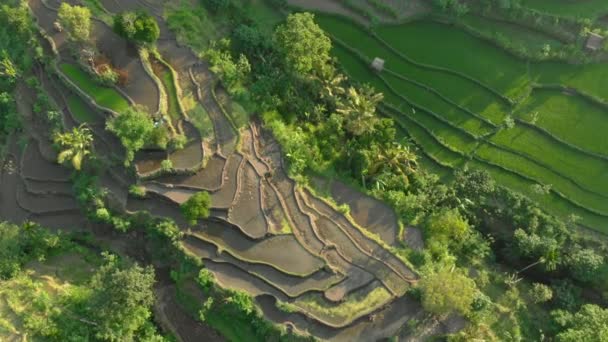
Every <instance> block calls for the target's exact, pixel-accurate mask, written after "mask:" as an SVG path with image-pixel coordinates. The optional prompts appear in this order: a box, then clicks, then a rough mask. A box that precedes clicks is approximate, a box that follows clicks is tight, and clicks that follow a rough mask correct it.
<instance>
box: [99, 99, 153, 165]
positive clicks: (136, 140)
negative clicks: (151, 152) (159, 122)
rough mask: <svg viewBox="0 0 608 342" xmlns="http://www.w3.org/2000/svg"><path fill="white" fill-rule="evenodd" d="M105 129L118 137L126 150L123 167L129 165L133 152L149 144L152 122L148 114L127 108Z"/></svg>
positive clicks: (111, 120)
mask: <svg viewBox="0 0 608 342" xmlns="http://www.w3.org/2000/svg"><path fill="white" fill-rule="evenodd" d="M106 126H107V129H108V130H110V131H112V132H113V133H114V134H116V135H117V136H118V138H119V139H120V142H121V143H122V145H123V146H124V147H125V149H126V150H127V156H126V159H125V165H129V164H130V163H131V162H132V161H133V158H135V152H137V151H139V150H140V149H142V148H143V147H144V146H146V145H147V144H150V141H149V138H150V136H151V134H152V132H153V131H154V122H153V121H152V119H151V118H150V116H149V115H148V113H146V112H144V111H142V110H138V109H135V108H129V109H127V110H126V111H125V112H123V113H120V115H119V116H117V117H113V118H112V119H110V120H109V121H108V122H107V125H106Z"/></svg>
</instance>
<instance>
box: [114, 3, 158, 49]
mask: <svg viewBox="0 0 608 342" xmlns="http://www.w3.org/2000/svg"><path fill="white" fill-rule="evenodd" d="M114 31H116V33H118V34H119V35H121V36H122V37H124V38H126V39H128V40H131V41H133V42H136V43H146V44H153V43H154V42H156V40H158V37H160V28H159V27H158V23H157V22H156V19H155V18H154V17H153V16H151V15H150V14H148V13H147V12H144V11H138V12H124V13H120V14H117V15H115V16H114Z"/></svg>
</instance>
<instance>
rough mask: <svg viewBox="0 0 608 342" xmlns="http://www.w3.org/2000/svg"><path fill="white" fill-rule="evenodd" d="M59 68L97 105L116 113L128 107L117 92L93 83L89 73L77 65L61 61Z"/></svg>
mask: <svg viewBox="0 0 608 342" xmlns="http://www.w3.org/2000/svg"><path fill="white" fill-rule="evenodd" d="M59 68H60V69H61V71H62V72H63V73H64V74H65V75H66V76H67V77H69V78H70V80H71V81H72V82H74V83H75V84H76V85H77V86H78V87H79V88H80V89H82V90H83V91H84V92H86V93H87V94H88V95H89V96H91V97H92V98H93V99H94V100H95V102H97V104H98V105H100V106H103V107H106V108H109V109H111V110H113V111H115V112H118V113H120V112H122V111H124V110H126V109H127V108H129V102H128V101H127V100H126V99H125V98H124V97H123V96H122V95H120V93H119V92H117V91H116V90H114V89H112V88H109V87H104V86H101V85H99V84H97V83H95V82H94V81H93V80H92V79H91V76H90V75H88V74H87V73H86V72H84V71H83V70H81V69H80V68H78V67H77V66H75V65H73V64H68V63H62V64H61V65H60V66H59Z"/></svg>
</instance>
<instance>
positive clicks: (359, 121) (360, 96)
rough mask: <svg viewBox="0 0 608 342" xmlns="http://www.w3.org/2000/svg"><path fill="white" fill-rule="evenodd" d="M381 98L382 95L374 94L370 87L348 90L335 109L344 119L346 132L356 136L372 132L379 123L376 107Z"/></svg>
mask: <svg viewBox="0 0 608 342" xmlns="http://www.w3.org/2000/svg"><path fill="white" fill-rule="evenodd" d="M383 98H384V96H383V95H382V93H376V92H375V91H374V89H373V88H372V87H370V86H364V87H362V88H359V90H357V89H355V88H353V87H350V88H348V90H347V92H346V98H345V99H344V100H342V101H339V102H338V108H337V109H336V111H337V112H338V113H339V114H342V115H343V116H344V118H345V122H346V125H345V127H346V130H347V131H349V132H350V133H351V134H353V135H357V136H359V135H363V134H365V133H370V132H372V131H373V129H374V127H375V126H376V123H377V122H378V121H379V119H378V117H377V116H376V106H377V105H378V103H379V102H380V101H382V99H383Z"/></svg>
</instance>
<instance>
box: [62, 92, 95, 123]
mask: <svg viewBox="0 0 608 342" xmlns="http://www.w3.org/2000/svg"><path fill="white" fill-rule="evenodd" d="M67 100H68V107H69V108H70V112H71V113H72V114H74V118H75V119H76V120H78V122H79V123H93V122H95V121H99V118H97V116H95V114H94V113H92V112H91V110H90V109H89V106H87V104H86V103H84V101H83V100H82V99H81V98H80V97H79V96H77V95H74V94H70V95H69V96H68V98H67Z"/></svg>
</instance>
